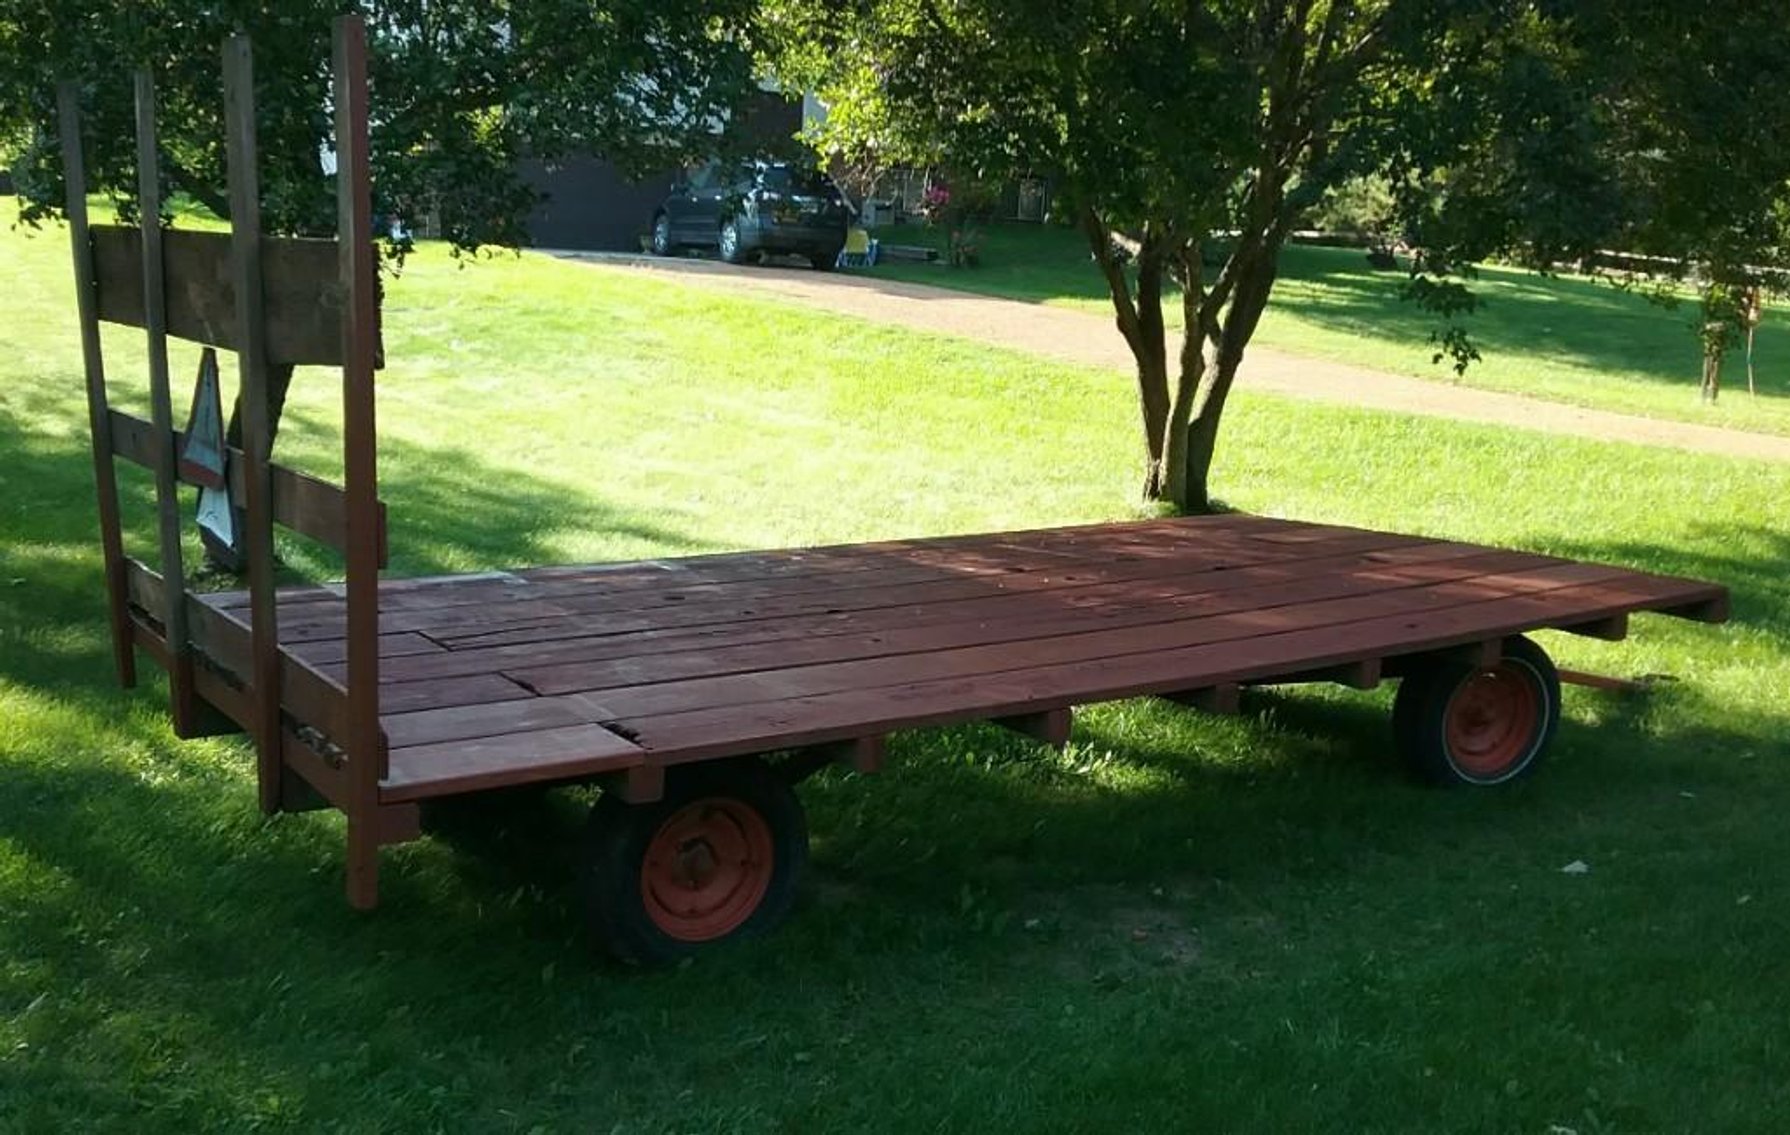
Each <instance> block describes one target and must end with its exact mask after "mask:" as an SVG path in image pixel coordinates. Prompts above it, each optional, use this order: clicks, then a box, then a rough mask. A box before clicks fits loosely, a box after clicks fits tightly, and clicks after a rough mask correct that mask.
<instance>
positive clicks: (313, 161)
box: [0, 0, 757, 441]
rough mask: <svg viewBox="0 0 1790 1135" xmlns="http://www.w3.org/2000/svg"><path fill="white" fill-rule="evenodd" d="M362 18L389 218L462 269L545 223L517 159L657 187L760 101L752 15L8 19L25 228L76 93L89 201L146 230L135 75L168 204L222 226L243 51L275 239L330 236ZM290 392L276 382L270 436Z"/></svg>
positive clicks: (38, 10)
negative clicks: (336, 64)
mask: <svg viewBox="0 0 1790 1135" xmlns="http://www.w3.org/2000/svg"><path fill="white" fill-rule="evenodd" d="M357 7H359V8H362V9H363V10H364V11H365V13H366V15H367V17H368V25H369V26H368V30H369V41H370V48H371V59H370V81H371V85H372V89H373V99H374V115H375V119H374V122H373V124H372V127H373V128H372V138H371V143H372V167H373V168H372V172H373V182H374V186H375V189H374V192H375V194H376V197H377V200H376V202H375V212H376V213H377V214H379V215H382V216H387V217H399V218H406V219H409V220H410V221H411V222H412V223H415V222H417V221H420V220H422V219H423V218H429V219H431V220H433V221H434V223H435V224H436V225H438V226H439V230H440V232H441V235H442V236H444V237H445V238H446V239H447V240H449V241H450V242H452V244H453V246H454V248H455V249H456V251H457V252H463V251H472V250H477V249H479V248H482V247H484V246H486V245H497V246H514V245H517V244H520V243H522V242H523V240H524V238H525V235H526V234H525V231H524V226H525V222H526V219H527V216H528V213H529V211H530V210H531V209H532V208H533V206H534V204H535V194H534V192H533V191H532V190H531V189H530V188H529V186H528V185H527V184H526V183H524V182H523V180H522V179H521V177H520V175H519V172H518V162H519V160H520V159H521V158H523V157H524V156H532V157H538V158H546V159H552V158H554V157H557V156H560V155H562V154H566V153H571V152H578V153H592V154H596V155H600V156H603V157H607V158H609V159H611V160H613V161H616V162H618V163H620V164H621V165H623V166H624V167H626V168H631V169H634V170H645V169H648V168H652V167H654V166H658V167H660V168H663V166H664V165H666V164H670V163H672V162H675V161H680V160H683V159H684V158H687V157H691V156H696V155H698V154H706V153H707V152H708V151H711V150H713V149H714V148H716V147H717V146H718V145H720V144H721V140H720V139H718V138H717V134H716V132H717V128H718V126H719V124H721V123H724V122H727V121H729V120H730V118H731V116H732V111H733V110H734V108H736V107H738V106H741V105H742V104H743V102H744V100H745V99H746V98H747V97H749V96H750V95H752V94H753V93H755V92H756V90H757V85H756V83H755V81H754V78H753V50H752V43H751V41H750V38H749V33H750V29H751V26H752V25H751V23H750V20H749V17H750V16H751V15H752V13H753V6H752V5H751V4H750V3H748V2H746V0H606V2H602V3H596V4H593V3H591V2H589V0H531V2H530V3H527V4H504V5H493V4H490V3H486V2H483V0H369V2H368V3H366V4H364V5H356V4H354V3H352V2H349V3H344V2H343V0H280V2H279V3H276V4H262V3H251V2H249V0H227V2H225V3H205V2H202V0H133V2H132V3H129V4H119V3H116V2H115V0H55V2H54V3H50V4H45V3H43V2H42V0H0V140H11V139H13V138H15V137H16V138H19V139H21V144H20V145H19V153H18V154H17V156H16V158H15V166H14V174H15V179H16V181H17V184H18V189H19V192H20V196H21V208H20V212H21V217H22V219H23V220H24V221H26V222H27V223H34V222H37V221H39V220H42V219H44V218H46V217H50V216H53V215H55V214H56V212H57V209H58V204H59V202H60V201H61V197H62V186H61V169H60V164H59V157H58V139H57V138H56V120H55V102H54V97H55V96H54V92H55V86H56V83H57V82H58V81H60V80H64V79H74V80H76V81H78V82H79V83H80V84H81V88H82V98H83V113H84V128H85V131H86V133H87V137H86V152H87V160H88V165H89V184H90V185H91V187H92V188H93V190H94V191H95V192H99V193H105V194H108V195H110V196H111V197H112V198H113V200H114V201H115V202H117V204H118V206H119V208H120V212H121V213H122V214H123V215H124V216H125V217H127V218H130V217H134V215H135V196H136V193H135V184H136V169H135V162H134V155H135V145H134V142H133V138H134V125H133V124H134V117H133V109H132V105H133V104H132V85H131V82H130V74H131V72H132V71H133V70H134V69H135V68H138V67H147V68H148V69H149V70H150V71H151V73H152V74H153V75H154V76H155V79H156V86H157V92H158V101H159V104H160V106H159V128H160V135H161V137H160V141H161V148H162V163H163V164H162V173H163V177H164V179H165V181H166V187H165V196H172V195H173V194H183V195H185V196H186V197H188V198H190V199H192V200H193V201H196V202H198V203H200V204H202V205H203V206H204V207H206V208H207V209H209V210H210V211H211V212H213V213H215V214H217V215H218V216H220V217H228V216H229V201H228V196H227V193H226V191H225V177H224V130H223V123H222V113H223V98H222V80H221V77H220V70H219V47H220V45H221V43H222V42H223V40H224V39H225V37H227V36H229V35H231V34H233V33H236V32H246V33H248V35H249V36H250V37H251V39H252V41H253V43H254V45H255V78H256V96H257V103H258V111H259V122H258V130H259V135H260V143H261V144H260V152H261V168H260V178H261V186H262V194H263V203H262V222H263V225H264V226H265V228H266V229H267V231H269V232H272V233H276V234H298V235H303V234H318V233H325V234H327V233H333V232H334V227H335V222H334V217H335V211H334V201H335V196H334V187H333V185H332V184H331V183H330V180H329V179H328V178H327V177H326V176H325V175H324V173H323V170H322V167H321V165H320V154H321V153H322V152H324V151H325V150H327V148H328V146H329V136H330V129H331V126H330V112H329V107H328V105H327V102H326V98H327V80H326V77H325V75H326V70H327V67H328V64H329V55H330V41H329V35H330V24H331V20H332V19H333V17H334V16H335V15H336V14H337V13H339V12H343V11H351V10H355V9H356V8H357ZM164 220H166V218H164ZM387 251H388V252H389V253H397V254H401V252H402V248H401V247H392V246H388V248H387ZM291 375H292V372H291V368H283V369H280V368H276V370H275V371H274V373H273V374H271V375H270V384H271V387H272V389H271V390H270V401H271V404H272V407H273V413H274V419H275V426H276V427H277V425H278V418H279V414H280V407H281V405H282V404H283V402H284V398H285V392H286V389H287V386H288V384H289V383H290V381H291ZM231 433H232V440H233V441H235V440H237V437H238V436H239V430H238V424H237V423H236V422H235V421H233V422H232V425H231Z"/></svg>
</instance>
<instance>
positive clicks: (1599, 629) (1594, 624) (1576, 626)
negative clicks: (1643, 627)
mask: <svg viewBox="0 0 1790 1135" xmlns="http://www.w3.org/2000/svg"><path fill="white" fill-rule="evenodd" d="M1554 629H1555V630H1561V631H1565V632H1566V633H1567V634H1576V635H1581V636H1583V637H1585V638H1597V639H1602V640H1604V641H1605V642H1621V641H1622V640H1623V639H1625V638H1627V637H1628V615H1627V613H1623V614H1620V615H1611V616H1610V617H1609V618H1607V619H1593V620H1592V621H1591V622H1588V623H1573V624H1571V625H1569V626H1563V627H1555V628H1554Z"/></svg>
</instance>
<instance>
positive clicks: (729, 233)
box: [719, 217, 746, 264]
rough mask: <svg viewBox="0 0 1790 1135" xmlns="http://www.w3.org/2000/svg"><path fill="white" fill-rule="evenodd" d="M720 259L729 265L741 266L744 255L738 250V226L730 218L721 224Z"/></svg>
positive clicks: (744, 259) (744, 258)
mask: <svg viewBox="0 0 1790 1135" xmlns="http://www.w3.org/2000/svg"><path fill="white" fill-rule="evenodd" d="M719 244H720V247H721V259H723V260H725V261H727V263H729V264H743V263H745V261H746V254H745V252H744V251H742V250H741V248H740V226H739V223H738V222H737V221H735V220H734V219H733V218H732V217H729V218H727V219H726V220H725V221H722V222H721V238H720V241H719Z"/></svg>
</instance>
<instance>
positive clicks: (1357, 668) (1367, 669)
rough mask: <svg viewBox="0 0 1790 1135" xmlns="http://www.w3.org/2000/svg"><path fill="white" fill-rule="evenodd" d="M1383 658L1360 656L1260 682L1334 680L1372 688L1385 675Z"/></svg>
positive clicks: (1277, 683) (1357, 687)
mask: <svg viewBox="0 0 1790 1135" xmlns="http://www.w3.org/2000/svg"><path fill="white" fill-rule="evenodd" d="M1385 676H1386V674H1385V665H1384V660H1383V659H1379V658H1362V659H1357V660H1356V661H1354V662H1345V663H1343V664H1342V665H1340V666H1323V667H1320V668H1318V669H1315V670H1299V671H1296V672H1294V673H1292V674H1285V675H1281V676H1277V677H1275V678H1273V679H1270V680H1268V681H1266V682H1264V683H1262V684H1264V685H1275V686H1297V685H1305V684H1311V683H1321V682H1334V683H1335V684H1337V685H1339V686H1348V687H1349V688H1351V689H1356V690H1372V689H1375V688H1377V687H1378V686H1379V684H1380V680H1381V678H1383V677H1385Z"/></svg>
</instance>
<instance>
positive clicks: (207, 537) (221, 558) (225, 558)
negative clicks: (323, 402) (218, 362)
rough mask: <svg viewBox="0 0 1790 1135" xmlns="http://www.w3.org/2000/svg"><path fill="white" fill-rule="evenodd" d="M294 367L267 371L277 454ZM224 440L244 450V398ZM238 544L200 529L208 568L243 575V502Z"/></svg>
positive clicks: (238, 508)
mask: <svg viewBox="0 0 1790 1135" xmlns="http://www.w3.org/2000/svg"><path fill="white" fill-rule="evenodd" d="M292 369H293V368H292V366H291V365H290V364H284V365H279V366H271V365H270V366H269V367H268V368H267V419H268V421H267V448H268V452H269V453H270V454H271V453H272V452H273V442H274V438H275V436H277V435H278V434H279V432H280V418H281V416H282V414H283V412H284V411H285V409H286V393H287V391H289V390H291V389H292ZM224 441H225V443H226V444H227V445H229V447H230V448H232V449H241V448H242V396H241V395H240V394H239V395H237V398H236V405H235V406H234V407H232V408H231V410H230V424H229V426H228V427H227V428H226V429H225V431H224ZM234 519H235V529H236V531H235V535H236V539H235V541H234V542H232V543H229V544H226V543H224V542H223V541H222V540H219V539H218V538H217V537H215V536H213V535H212V534H211V533H210V532H209V531H207V530H206V529H204V528H201V529H199V537H200V540H201V542H202V543H203V544H204V546H205V567H206V569H207V570H209V571H214V572H221V573H223V574H225V575H241V574H242V573H243V572H244V571H245V570H247V567H248V565H247V563H246V562H245V560H244V558H243V541H242V538H243V533H244V532H245V531H247V530H248V525H249V515H248V511H247V510H246V509H245V508H244V507H243V504H242V502H241V501H238V502H236V504H235V517H234Z"/></svg>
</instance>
